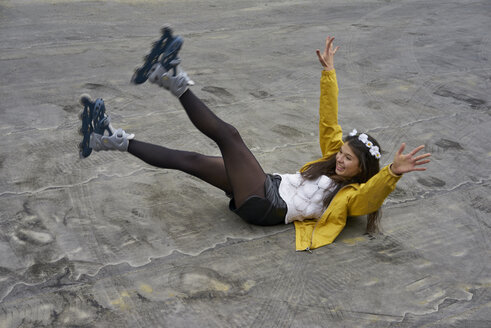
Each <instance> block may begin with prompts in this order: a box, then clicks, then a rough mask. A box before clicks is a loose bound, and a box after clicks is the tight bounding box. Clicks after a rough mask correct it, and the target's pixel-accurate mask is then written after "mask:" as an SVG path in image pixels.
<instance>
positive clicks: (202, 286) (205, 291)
mask: <svg viewBox="0 0 491 328" xmlns="http://www.w3.org/2000/svg"><path fill="white" fill-rule="evenodd" d="M169 285H170V286H171V287H172V288H174V289H175V290H176V291H177V292H180V293H183V294H185V295H187V296H188V297H191V298H201V297H205V298H209V297H215V296H219V295H236V294H243V293H244V292H247V291H248V290H249V288H250V286H252V285H253V283H252V282H251V281H246V282H245V283H238V282H235V281H230V280H229V279H227V278H226V277H224V276H222V275H220V274H219V273H218V272H216V271H214V270H212V269H209V268H203V267H184V268H179V269H177V270H175V271H174V272H172V273H171V274H170V275H169Z"/></svg>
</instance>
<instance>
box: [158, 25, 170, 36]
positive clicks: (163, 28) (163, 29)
mask: <svg viewBox="0 0 491 328" xmlns="http://www.w3.org/2000/svg"><path fill="white" fill-rule="evenodd" d="M160 32H162V34H164V33H169V32H172V29H171V27H170V25H164V26H162V28H161V29H160Z"/></svg>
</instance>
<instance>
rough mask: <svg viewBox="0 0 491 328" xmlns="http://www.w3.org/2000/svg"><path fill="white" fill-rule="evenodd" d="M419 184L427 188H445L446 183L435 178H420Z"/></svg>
mask: <svg viewBox="0 0 491 328" xmlns="http://www.w3.org/2000/svg"><path fill="white" fill-rule="evenodd" d="M418 182H419V183H420V184H422V185H423V186H425V187H443V186H444V185H445V184H446V182H445V181H443V180H440V179H438V178H435V177H427V178H419V179H418Z"/></svg>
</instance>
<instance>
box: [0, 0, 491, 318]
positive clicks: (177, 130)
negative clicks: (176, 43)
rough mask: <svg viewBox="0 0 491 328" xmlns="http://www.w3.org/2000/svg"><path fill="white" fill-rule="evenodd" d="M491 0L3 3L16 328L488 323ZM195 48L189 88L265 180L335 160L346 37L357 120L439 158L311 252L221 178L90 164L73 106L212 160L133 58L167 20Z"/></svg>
mask: <svg viewBox="0 0 491 328" xmlns="http://www.w3.org/2000/svg"><path fill="white" fill-rule="evenodd" d="M490 16H491V2H489V1H486V0H476V1H472V0H461V1H444V0H433V1H416V0H401V1H385V0H383V1H363V0H353V1H342V0H336V1H326V0H317V1H316V0H309V1H264V2H262V1H253V0H241V1H231V0H216V1H197V0H186V1H176V0H168V1H150V0H149V1H129V0H128V1H35V0H19V1H13V0H12V1H7V0H3V1H1V2H0V99H1V101H0V119H1V124H0V135H1V138H0V149H1V152H0V174H1V180H0V208H1V212H0V215H1V216H0V227H1V229H0V327H489V326H491V314H490V313H491V311H490V307H491V295H490V291H491V274H490V235H491V234H490V224H491V221H490V213H491V199H490V192H489V191H490V173H491V165H490V164H491V161H490V157H491V146H490V144H491V132H490V131H491V123H490V108H491V92H490V90H491V78H490V77H491V66H490V61H491V42H490V41H491V39H490V36H489V35H490V33H489V32H490V31H491V19H490ZM163 24H171V25H172V26H173V27H174V29H175V30H176V31H177V33H179V34H180V35H182V36H183V37H184V39H185V44H184V47H183V50H182V54H181V57H182V59H183V63H184V68H185V69H186V70H187V72H188V74H189V75H190V76H191V77H192V78H193V80H194V81H195V82H196V86H194V87H193V90H194V91H195V93H196V94H198V95H199V96H200V97H201V98H202V99H203V100H204V101H205V102H206V103H207V104H208V105H209V106H210V107H211V108H213V110H214V111H215V112H216V113H217V114H218V115H219V116H220V117H222V118H223V119H225V120H226V121H228V122H231V123H233V124H234V125H235V126H236V127H237V128H238V130H239V131H240V132H241V134H242V136H243V138H244V140H245V141H246V143H247V144H248V146H250V148H251V149H252V150H253V152H254V154H255V155H256V156H257V158H258V159H259V161H260V162H261V164H262V165H263V167H264V169H265V171H268V172H282V173H287V172H294V171H296V170H298V169H299V167H300V166H301V165H302V164H303V163H305V162H306V161H309V160H312V159H314V158H317V157H318V156H319V153H320V151H319V146H318V142H317V138H318V136H317V110H318V95H319V90H318V89H319V87H318V83H319V82H318V81H319V77H320V66H319V64H318V62H317V58H316V56H315V53H314V51H315V49H316V48H321V47H322V46H323V40H324V38H325V37H326V36H327V35H328V34H330V35H335V36H336V43H337V44H338V45H339V46H340V47H341V48H340V50H339V52H338V53H337V54H336V69H337V74H338V81H339V86H340V96H339V103H340V122H341V124H342V126H343V127H344V129H345V130H346V131H350V130H351V129H353V128H357V129H358V130H359V131H362V130H363V131H368V132H370V133H371V134H373V135H374V136H375V137H376V138H377V139H378V140H379V142H380V143H381V144H382V146H383V148H384V149H385V151H386V153H385V154H384V155H383V157H382V163H390V161H391V158H392V157H393V155H394V153H395V151H396V150H397V148H398V146H399V145H400V143H401V142H407V143H408V146H409V147H413V146H417V145H419V144H425V145H426V147H427V149H428V150H429V151H431V152H432V153H433V157H432V158H433V161H432V163H431V165H430V166H429V170H428V171H426V172H421V173H412V174H408V175H407V176H405V177H404V178H403V179H402V180H401V181H400V183H399V184H398V187H397V189H396V191H395V192H394V193H393V194H392V195H391V196H390V197H389V198H388V199H387V201H386V203H385V205H384V209H383V211H384V217H383V228H384V229H383V234H381V235H377V236H375V238H369V237H368V236H367V235H364V234H363V232H364V226H365V222H366V221H365V219H364V218H352V219H350V220H349V222H348V226H347V228H346V229H345V230H344V231H343V233H342V234H341V235H340V236H339V238H338V239H337V240H336V242H335V243H334V244H332V245H329V246H327V247H323V248H320V249H318V250H315V251H314V253H313V254H309V253H303V252H301V253H297V252H295V247H294V227H293V226H292V225H286V226H276V227H266V228H265V227H255V226H250V225H248V224H246V223H244V222H242V221H241V220H240V219H239V218H238V217H235V216H234V215H233V214H232V213H230V212H228V211H227V198H226V197H224V195H223V193H222V192H221V191H219V190H215V189H213V187H211V186H209V185H207V184H205V183H202V182H200V181H198V180H197V179H195V178H192V177H189V176H186V175H185V174H182V173H179V172H175V171H170V170H162V169H156V168H153V167H150V166H148V165H145V164H144V163H142V162H141V161H139V160H138V159H136V158H134V157H132V156H131V155H129V154H125V153H119V152H117V153H116V152H106V153H95V154H93V155H91V156H90V157H89V158H87V159H85V160H80V159H79V157H78V150H77V145H78V143H79V142H80V136H79V135H78V134H77V130H78V127H79V121H78V117H77V114H78V112H79V111H80V110H81V106H80V105H79V104H78V97H79V96H80V94H82V93H90V94H91V95H92V96H93V97H102V98H104V100H105V102H106V105H107V108H108V111H109V112H110V114H111V117H112V120H113V122H114V125H115V126H117V127H122V128H124V129H126V130H127V131H129V132H133V133H135V134H136V136H137V138H138V139H140V140H143V141H148V142H152V143H157V144H162V145H166V146H168V147H172V148H179V149H185V150H190V151H200V152H204V153H206V154H210V155H217V154H218V151H217V148H216V147H215V145H214V144H213V143H212V142H211V141H210V140H208V139H206V138H205V137H204V136H202V135H201V134H200V133H199V132H198V131H196V130H195V129H194V127H193V126H192V124H191V123H190V122H189V121H188V120H187V118H186V115H185V114H184V112H183V111H182V109H181V108H180V104H179V102H178V101H177V100H176V99H174V98H173V97H172V96H171V95H170V94H168V93H167V92H166V91H165V90H162V89H158V88H156V87H154V86H152V85H146V84H145V85H142V86H133V85H130V83H129V79H130V77H131V75H132V72H133V68H134V67H135V66H137V65H139V64H140V63H141V57H142V56H143V55H145V54H146V53H147V52H148V51H149V46H150V44H151V43H152V42H153V41H154V40H155V38H156V37H157V36H158V31H159V28H160V26H162V25H163Z"/></svg>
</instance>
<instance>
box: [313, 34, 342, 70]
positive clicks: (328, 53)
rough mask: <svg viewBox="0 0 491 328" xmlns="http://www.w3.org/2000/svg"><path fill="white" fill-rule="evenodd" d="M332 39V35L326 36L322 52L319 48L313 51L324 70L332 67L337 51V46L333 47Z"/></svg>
mask: <svg viewBox="0 0 491 328" xmlns="http://www.w3.org/2000/svg"><path fill="white" fill-rule="evenodd" d="M333 41H334V37H330V36H328V37H327V39H326V47H325V49H324V52H323V53H321V51H320V50H319V49H317V50H316V51H315V52H316V53H317V57H319V62H320V63H321V65H322V67H324V70H326V71H330V70H333V69H334V54H336V51H338V49H339V47H336V48H334V47H333V45H332V43H333Z"/></svg>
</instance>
